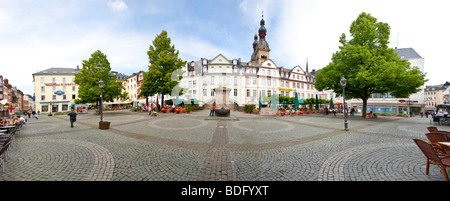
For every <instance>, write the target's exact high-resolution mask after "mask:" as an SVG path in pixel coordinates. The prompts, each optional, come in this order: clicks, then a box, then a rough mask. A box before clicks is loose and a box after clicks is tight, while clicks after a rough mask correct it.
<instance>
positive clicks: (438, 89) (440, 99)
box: [425, 82, 450, 111]
mask: <svg viewBox="0 0 450 201" xmlns="http://www.w3.org/2000/svg"><path fill="white" fill-rule="evenodd" d="M449 86H450V82H445V83H444V84H440V85H431V86H426V88H425V109H426V110H429V111H431V110H434V109H435V107H436V105H439V104H448V99H446V97H445V95H444V92H445V91H446V90H447V88H449Z"/></svg>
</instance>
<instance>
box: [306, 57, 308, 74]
mask: <svg viewBox="0 0 450 201" xmlns="http://www.w3.org/2000/svg"><path fill="white" fill-rule="evenodd" d="M306 73H308V58H306Z"/></svg>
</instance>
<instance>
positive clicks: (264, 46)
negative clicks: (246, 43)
mask: <svg viewBox="0 0 450 201" xmlns="http://www.w3.org/2000/svg"><path fill="white" fill-rule="evenodd" d="M265 23H266V22H265V21H264V15H262V19H261V22H260V27H259V30H258V35H259V40H258V41H257V39H258V37H257V36H256V34H255V38H254V39H255V41H254V42H253V54H252V57H251V62H254V63H258V64H262V63H263V62H264V61H266V60H267V59H269V52H270V48H269V44H268V43H267V41H266V34H267V30H266V27H264V25H265Z"/></svg>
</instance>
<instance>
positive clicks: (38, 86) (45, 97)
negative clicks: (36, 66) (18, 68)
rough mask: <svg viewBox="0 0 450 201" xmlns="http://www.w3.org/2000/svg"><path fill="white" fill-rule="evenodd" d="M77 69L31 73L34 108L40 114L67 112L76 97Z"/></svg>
mask: <svg viewBox="0 0 450 201" xmlns="http://www.w3.org/2000/svg"><path fill="white" fill-rule="evenodd" d="M78 72H80V69H79V67H78V66H77V68H49V69H46V70H43V71H39V72H37V73H33V82H34V93H35V97H36V98H35V108H36V111H40V112H41V113H49V112H63V111H69V108H70V106H71V105H73V104H75V103H74V100H75V99H76V98H77V97H78V85H77V84H75V82H74V80H75V74H76V73H78Z"/></svg>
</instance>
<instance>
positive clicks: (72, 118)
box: [67, 109, 77, 128]
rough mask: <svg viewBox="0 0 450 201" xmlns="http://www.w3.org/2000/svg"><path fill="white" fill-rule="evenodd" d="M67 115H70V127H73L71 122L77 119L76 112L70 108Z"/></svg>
mask: <svg viewBox="0 0 450 201" xmlns="http://www.w3.org/2000/svg"><path fill="white" fill-rule="evenodd" d="M67 115H69V116H70V127H72V128H73V122H75V121H76V120H77V113H76V112H75V111H74V110H73V109H72V112H70V113H69V114H67Z"/></svg>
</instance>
